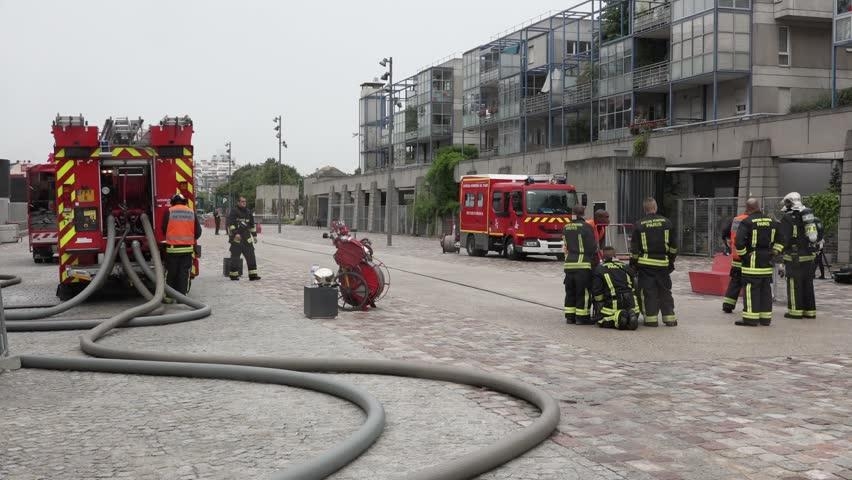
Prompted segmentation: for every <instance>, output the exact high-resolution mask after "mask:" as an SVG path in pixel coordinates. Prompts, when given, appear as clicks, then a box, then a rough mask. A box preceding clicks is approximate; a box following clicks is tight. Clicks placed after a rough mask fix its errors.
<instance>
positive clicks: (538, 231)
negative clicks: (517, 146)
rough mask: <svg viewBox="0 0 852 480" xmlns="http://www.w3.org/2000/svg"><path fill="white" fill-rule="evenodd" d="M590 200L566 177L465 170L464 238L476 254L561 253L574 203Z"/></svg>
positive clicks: (462, 189)
mask: <svg viewBox="0 0 852 480" xmlns="http://www.w3.org/2000/svg"><path fill="white" fill-rule="evenodd" d="M578 201H580V202H582V203H583V205H585V204H586V194H581V195H580V196H579V198H578V194H577V190H576V189H575V188H574V186H573V185H569V184H567V183H566V182H565V178H564V177H558V176H550V175H546V176H543V175H533V176H529V175H502V174H494V175H465V176H463V177H462V178H461V182H460V188H459V204H460V206H461V207H460V218H461V228H460V229H459V230H460V232H461V237H460V238H461V242H462V243H463V244H464V245H465V247H466V249H467V254H468V255H471V256H478V257H479V256H483V255H485V254H487V253H488V252H489V251H493V252H497V253H500V254H502V255H505V256H506V257H508V258H510V259H513V260H518V259H521V258H524V257H525V256H526V255H551V256H556V257H558V258H562V256H563V254H562V227H563V225H564V224H565V223H567V222H569V221H571V219H572V218H573V217H572V215H571V208H572V207H573V206H574V205H575V204H576V203H577V202H578Z"/></svg>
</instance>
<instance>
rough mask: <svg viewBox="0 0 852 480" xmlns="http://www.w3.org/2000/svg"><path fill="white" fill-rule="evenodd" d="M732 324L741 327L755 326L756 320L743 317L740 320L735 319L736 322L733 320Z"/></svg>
mask: <svg viewBox="0 0 852 480" xmlns="http://www.w3.org/2000/svg"><path fill="white" fill-rule="evenodd" d="M734 325H739V326H741V327H756V326H757V325H758V324H757V320H752V319H748V318H744V319H742V320H737V321H736V322H734Z"/></svg>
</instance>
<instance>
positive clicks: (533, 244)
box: [524, 240, 540, 247]
mask: <svg viewBox="0 0 852 480" xmlns="http://www.w3.org/2000/svg"><path fill="white" fill-rule="evenodd" d="M524 246H525V247H538V246H540V244H539V243H538V240H524Z"/></svg>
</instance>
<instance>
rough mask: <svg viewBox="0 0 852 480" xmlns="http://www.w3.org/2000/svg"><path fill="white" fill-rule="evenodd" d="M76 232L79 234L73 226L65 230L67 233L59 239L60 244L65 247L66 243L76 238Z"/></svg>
mask: <svg viewBox="0 0 852 480" xmlns="http://www.w3.org/2000/svg"><path fill="white" fill-rule="evenodd" d="M76 234H77V232H76V231H75V229H74V228H73V227H72V228H71V229H70V230H68V231H67V232H65V235H63V236H62V238H60V239H59V246H60V247H64V246H65V244H66V243H68V242H69V241H71V239H72V238H74V235H76Z"/></svg>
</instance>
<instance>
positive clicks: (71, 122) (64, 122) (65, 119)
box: [53, 114, 88, 128]
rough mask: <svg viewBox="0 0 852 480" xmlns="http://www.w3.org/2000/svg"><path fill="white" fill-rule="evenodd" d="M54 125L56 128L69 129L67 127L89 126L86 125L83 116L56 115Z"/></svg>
mask: <svg viewBox="0 0 852 480" xmlns="http://www.w3.org/2000/svg"><path fill="white" fill-rule="evenodd" d="M53 125H54V126H56V127H61V128H67V127H85V126H86V125H88V124H87V123H86V119H85V118H83V115H65V116H63V115H59V114H57V115H56V120H54V121H53Z"/></svg>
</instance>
